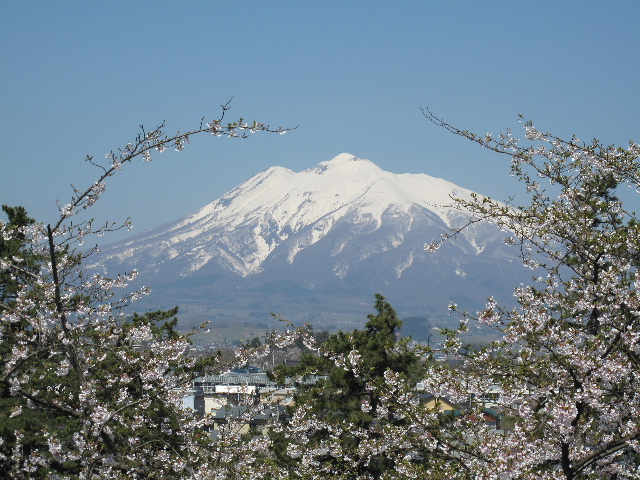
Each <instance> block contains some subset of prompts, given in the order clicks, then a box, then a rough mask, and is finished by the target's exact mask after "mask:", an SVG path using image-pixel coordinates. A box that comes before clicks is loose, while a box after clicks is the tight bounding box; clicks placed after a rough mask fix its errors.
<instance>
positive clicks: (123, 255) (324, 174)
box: [101, 153, 486, 276]
mask: <svg viewBox="0 0 640 480" xmlns="http://www.w3.org/2000/svg"><path fill="white" fill-rule="evenodd" d="M471 193H472V192H471V191H469V190H466V189H463V188H460V187H458V186H456V185H454V184H452V183H450V182H447V181H445V180H442V179H438V178H434V177H430V176H428V175H424V174H395V173H391V172H386V171H383V170H382V169H380V168H379V167H377V166H376V165H375V164H373V163H372V162H370V161H368V160H363V159H359V158H357V157H355V156H353V155H350V154H347V153H343V154H340V155H338V156H337V157H335V158H333V159H332V160H330V161H326V162H321V163H319V164H318V165H317V166H315V167H314V168H311V169H308V170H304V171H302V172H293V171H291V170H289V169H286V168H282V167H271V168H269V169H267V170H265V171H264V172H262V173H259V174H257V175H255V176H254V177H252V178H250V179H249V180H247V181H246V182H244V183H243V184H241V185H239V186H237V187H236V188H234V189H233V190H231V191H230V192H228V193H226V194H225V195H223V196H222V197H221V198H219V199H218V200H216V201H214V202H212V203H210V204H208V205H206V206H205V207H203V208H201V209H200V210H198V211H196V212H194V213H193V214H190V215H188V216H186V217H184V218H183V219H180V220H178V221H175V222H173V223H169V224H166V225H163V226H161V227H158V228H156V229H153V230H150V231H147V232H143V233H142V234H140V235H138V236H136V237H133V238H132V239H131V240H129V241H126V242H122V243H120V244H117V245H114V246H113V247H112V248H107V249H105V251H104V252H103V254H102V255H101V259H102V260H101V263H102V264H106V263H111V264H113V263H115V264H120V263H125V262H126V261H127V259H133V258H138V259H141V258H144V261H143V263H145V262H146V263H147V264H148V267H149V268H150V269H152V270H153V269H156V270H158V269H160V268H162V267H163V265H165V264H168V263H173V265H174V268H173V270H177V272H176V273H177V274H179V275H182V276H186V275H190V274H192V273H193V272H196V271H198V270H200V269H201V268H203V267H204V266H205V265H208V264H210V263H211V262H217V264H218V265H220V266H222V267H223V268H224V269H226V270H227V271H231V272H234V273H237V274H238V275H240V276H247V275H251V274H255V273H258V272H260V271H262V268H263V265H264V263H265V261H266V260H267V259H268V258H269V257H270V256H271V255H273V253H274V252H275V251H276V250H278V247H279V246H281V245H282V246H285V245H286V259H287V261H288V262H289V263H292V262H294V259H295V258H296V256H297V255H298V254H299V253H300V252H301V251H303V250H304V249H306V248H308V247H309V246H311V245H314V244H316V243H317V242H318V241H320V240H321V239H323V238H324V237H325V236H326V235H327V234H328V233H329V232H330V231H331V230H332V228H334V226H336V225H337V224H338V223H341V222H343V221H345V220H346V219H348V222H349V223H350V224H352V225H361V226H362V228H365V229H369V230H371V231H375V230H376V229H378V228H380V227H381V225H382V224H383V217H385V218H387V220H389V218H392V217H393V216H395V217H403V218H404V219H405V222H404V223H405V225H404V226H403V227H401V228H399V230H398V231H397V232H396V233H395V236H394V239H392V240H391V241H390V242H391V243H390V245H388V246H385V247H384V248H387V249H389V248H395V247H397V246H398V245H400V244H401V243H402V241H403V240H402V236H403V235H404V234H406V233H407V232H408V231H410V230H411V228H412V227H411V225H410V224H411V220H412V215H413V214H414V213H415V211H416V208H418V209H424V210H425V211H427V212H429V214H430V215H432V216H433V219H432V221H434V222H440V223H441V224H442V226H443V227H451V226H453V225H456V224H457V223H459V221H460V218H461V217H464V214H463V213H461V212H460V211H458V210H456V209H454V208H451V207H450V206H447V205H451V203H452V200H451V197H452V196H456V197H461V198H470V196H471ZM412 212H413V213H412ZM476 233H477V232H471V231H469V232H464V233H463V237H464V236H465V235H466V238H464V240H466V244H465V246H463V247H461V248H466V249H468V250H469V253H475V254H478V253H480V252H481V251H482V249H483V248H484V244H483V243H482V241H480V242H479V241H477V238H476V237H477V235H476ZM485 233H486V232H485ZM342 237H343V238H342V240H340V241H341V242H342V246H341V245H340V244H337V245H334V246H333V250H332V253H331V255H332V256H336V255H338V254H339V253H340V252H341V251H342V249H343V248H344V246H345V245H346V244H347V243H348V242H349V241H350V239H349V236H348V235H347V236H344V235H343V236H342ZM480 237H482V235H480ZM293 238H295V241H291V240H290V239H293ZM288 240H290V241H288ZM430 240H432V239H431V238H425V239H424V241H425V242H426V241H430ZM485 240H486V239H485ZM485 243H486V242H485ZM381 248H382V247H381ZM364 250H367V249H366V248H365V249H364ZM383 250H384V249H383ZM373 251H376V249H375V248H374V249H373V250H372V252H373ZM371 254H373V253H371ZM363 255H364V256H363ZM359 256H360V257H361V258H366V254H365V253H363V252H359ZM412 256H413V253H411V255H410V256H409V257H407V258H405V259H403V260H402V261H401V262H400V265H398V266H396V267H395V268H396V270H397V271H399V272H400V273H401V272H402V271H403V270H404V269H406V268H407V266H408V265H410V264H411V257H412ZM403 265H404V266H403ZM339 270H340V268H338V267H336V271H339ZM337 274H338V273H337Z"/></svg>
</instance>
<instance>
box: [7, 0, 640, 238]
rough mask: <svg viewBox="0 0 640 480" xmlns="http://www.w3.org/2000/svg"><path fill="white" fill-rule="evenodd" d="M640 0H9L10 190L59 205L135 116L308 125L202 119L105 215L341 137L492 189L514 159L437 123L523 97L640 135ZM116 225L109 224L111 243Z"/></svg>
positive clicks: (169, 205)
mask: <svg viewBox="0 0 640 480" xmlns="http://www.w3.org/2000/svg"><path fill="white" fill-rule="evenodd" d="M638 25H640V2H639V1H636V0H629V1H615V0H613V1H607V2H595V1H575V2H573V1H566V2H558V1H557V0H556V1H536V2H531V1H514V0H510V1H481V0H474V1H464V2H463V1H460V2H457V1H427V0H422V1H404V2H389V1H368V2H364V1H360V2H358V1H344V0H343V1H326V0H325V1H322V2H320V1H317V2H311V1H295V2H294V1H279V2H266V1H264V2H261V1H256V2H229V1H226V2H218V1H199V2H188V1H181V2H178V1H175V2H169V1H160V0H157V1H154V2H137V1H136V2H132V1H109V2H89V1H77V2H71V1H55V2H44V1H28V0H25V1H20V2H16V1H7V0H0V52H1V61H2V63H1V64H2V68H0V122H1V124H0V135H1V137H0V203H8V204H11V205H16V204H21V205H25V206H26V207H27V209H28V210H29V212H30V213H31V214H32V216H35V217H36V218H38V219H39V220H42V221H45V222H47V221H52V220H53V219H54V217H55V214H56V207H55V203H56V200H60V202H61V203H66V202H67V200H68V198H69V196H70V194H71V189H70V187H69V185H70V184H75V185H77V186H78V187H80V186H85V185H86V184H87V183H88V182H90V181H91V180H92V178H93V177H94V175H95V174H96V173H97V172H95V171H94V170H93V169H92V168H91V167H90V166H89V165H87V164H85V162H83V159H84V157H85V155H87V154H91V155H94V156H95V157H96V158H104V155H105V153H107V152H108V151H109V150H111V149H116V148H117V147H120V146H124V145H125V144H126V143H127V142H128V141H129V140H132V139H133V137H134V136H135V134H136V133H137V128H138V125H140V124H143V125H145V127H147V128H149V127H152V126H155V125H156V124H157V123H159V122H162V121H163V120H166V122H167V124H168V131H169V132H173V131H175V130H187V129H190V128H192V127H195V126H197V124H198V123H199V121H200V118H201V117H202V116H207V117H208V118H213V117H216V116H217V115H218V114H219V108H218V105H219V104H221V103H224V102H226V101H227V100H228V99H229V98H231V97H232V96H233V97H234V101H233V104H232V105H233V109H232V110H231V111H230V112H229V115H230V116H231V117H237V116H243V117H245V118H246V119H249V120H254V119H255V120H258V121H261V122H267V123H270V124H272V125H274V126H279V125H282V126H286V127H292V126H296V125H299V128H298V129H297V130H296V131H294V132H291V133H288V134H286V135H283V136H279V135H266V134H261V135H258V136H254V137H252V138H251V139H249V140H233V139H226V138H218V139H216V138H213V137H210V136H203V137H201V138H199V139H197V140H196V139H194V142H193V145H192V146H191V147H190V148H189V149H187V150H185V151H184V152H182V153H180V154H175V153H170V154H164V155H162V156H157V157H156V159H155V160H154V162H152V163H151V164H143V163H142V162H139V164H137V165H135V166H132V167H133V168H128V169H124V170H123V171H122V172H120V175H119V176H118V178H114V179H112V181H111V183H110V184H109V185H108V187H107V192H106V193H105V195H104V196H103V198H102V199H101V201H100V202H99V203H98V204H97V205H96V206H95V207H94V208H95V209H94V210H93V212H92V214H93V215H94V216H95V217H96V218H97V219H100V220H106V219H111V220H124V219H125V218H127V217H132V219H133V221H134V225H135V227H136V228H135V232H141V231H142V230H144V229H146V228H150V227H152V226H155V225H158V224H161V223H164V222H165V221H169V220H172V219H174V218H177V217H180V216H182V215H184V214H186V213H188V212H190V211H193V210H195V209H197V208H199V207H201V206H203V205H205V204H207V203H209V202H211V201H213V200H215V199H216V198H218V197H219V196H220V195H222V194H223V193H224V192H226V191H228V190H230V189H231V188H233V187H234V186H235V185H237V184H239V183H240V182H242V181H244V180H246V179H248V178H249V177H251V176H252V175H254V174H256V173H258V172H259V171H261V170H264V169H266V168H268V167H269V166H272V165H281V166H284V167H288V168H291V169H294V170H302V169H306V168H310V167H312V166H314V165H315V164H317V163H318V162H321V161H325V160H329V159H331V158H332V157H334V156H335V155H337V154H339V153H341V152H349V153H352V154H354V155H357V156H359V157H362V158H367V159H369V160H371V161H373V162H375V163H377V164H378V165H379V166H380V167H382V168H384V169H385V170H389V171H393V172H397V173H405V172H411V173H418V172H423V173H428V174H430V175H433V176H436V177H441V178H445V179H447V180H450V181H452V182H454V183H457V184H459V185H461V186H463V187H467V188H471V189H473V190H476V191H479V192H481V193H484V194H488V195H491V196H493V197H496V198H498V199H505V198H507V197H508V196H509V195H510V194H511V193H512V192H514V191H516V189H517V188H518V186H517V184H514V183H513V181H512V179H510V177H509V176H508V166H507V163H506V159H505V158H498V157H495V156H493V155H491V154H490V153H489V152H484V151H482V150H481V149H479V148H478V147H476V146H474V145H471V144H469V143H468V142H465V141H464V140H463V139H461V138H458V137H455V136H453V135H451V134H449V133H447V132H445V131H443V130H441V129H438V128H437V127H435V126H434V125H432V124H430V123H429V122H428V121H427V120H426V119H425V118H424V117H423V116H422V114H421V112H420V107H429V108H430V109H431V110H432V111H433V112H435V113H436V114H437V115H439V116H442V117H444V118H445V119H447V120H448V121H449V122H450V123H453V124H455V125H457V126H460V127H461V128H466V129H470V130H473V131H476V132H478V133H487V132H492V133H498V132H499V131H501V130H504V129H506V128H508V127H512V128H514V130H515V129H517V128H518V127H519V124H518V123H517V114H518V113H523V114H524V115H525V116H526V117H528V118H530V119H533V120H534V122H535V124H536V125H537V126H538V128H540V129H542V130H550V131H552V132H555V133H557V134H559V135H566V136H569V135H571V134H573V133H575V134H577V135H578V136H579V137H580V138H583V139H590V138H593V137H598V138H599V139H601V140H602V141H604V142H606V143H617V144H626V142H627V141H628V140H630V139H634V140H636V141H640V28H638ZM117 238H120V236H113V237H110V239H111V240H115V239H117Z"/></svg>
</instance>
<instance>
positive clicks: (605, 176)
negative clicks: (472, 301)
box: [425, 112, 640, 479]
mask: <svg viewBox="0 0 640 480" xmlns="http://www.w3.org/2000/svg"><path fill="white" fill-rule="evenodd" d="M426 115H427V118H428V119H429V120H431V121H432V122H434V123H435V124H436V125H439V126H440V127H443V128H445V129H447V130H449V131H451V132H452V133H454V134H456V135H460V136H462V137H465V138H467V139H470V140H472V141H474V142H476V143H478V144H479V145H481V146H482V147H485V148H488V149H490V150H492V151H494V152H496V153H499V154H505V155H507V156H509V157H510V159H511V174H512V175H513V176H515V177H517V178H518V180H520V181H521V182H522V183H523V185H524V187H525V190H526V193H527V194H528V195H529V201H528V202H527V205H526V206H514V205H508V204H503V203H500V202H497V201H495V200H492V199H489V198H485V197H480V196H476V197H474V198H473V200H472V201H463V200H459V199H456V205H458V206H459V208H461V209H464V210H466V211H469V212H471V213H472V214H473V218H472V219H471V220H470V222H476V221H482V220H488V221H490V222H493V223H494V224H496V225H498V226H499V227H501V228H502V230H503V231H504V232H505V243H507V244H509V245H513V246H514V248H518V249H519V252H520V257H521V258H522V260H523V262H524V264H525V265H528V266H530V267H531V268H532V269H533V271H534V278H533V279H532V282H531V284H530V285H521V286H519V287H518V288H516V290H515V296H516V298H517V301H518V304H519V306H518V308H515V309H512V310H508V309H504V308H501V307H500V306H498V305H497V304H496V302H495V301H493V300H492V299H489V301H488V303H487V306H486V308H485V309H484V310H483V311H481V312H478V313H477V314H476V315H471V314H469V313H467V312H463V313H461V326H460V329H459V330H458V331H456V332H448V333H449V335H448V342H447V347H448V348H449V349H450V350H456V351H457V350H459V349H460V347H461V343H460V339H459V333H460V332H462V331H464V330H465V329H466V328H467V327H466V326H467V324H468V322H476V323H477V324H480V325H485V326H487V327H489V328H492V329H494V330H495V332H496V334H497V336H498V340H496V341H494V342H492V343H491V344H490V345H489V346H488V347H486V348H483V349H480V350H477V351H468V352H467V354H466V360H465V363H464V365H463V369H464V374H463V375H458V372H456V374H455V375H453V374H452V372H451V371H445V370H443V369H433V370H432V371H431V375H430V377H429V378H428V379H426V381H425V385H426V386H427V388H430V389H432V390H433V391H438V392H442V393H445V392H448V393H449V394H450V395H452V396H454V397H457V399H460V400H461V399H462V398H469V395H476V396H481V395H482V394H483V392H486V391H487V390H488V389H490V388H494V389H497V390H498V391H499V392H500V395H501V397H502V400H501V403H502V407H503V409H504V412H505V413H508V414H509V415H511V416H513V417H514V419H515V427H514V429H513V431H511V432H508V433H505V434H504V435H498V436H496V435H494V436H493V437H490V436H489V437H487V436H485V435H477V434H472V432H468V435H469V438H471V439H473V440H472V441H471V442H469V441H467V442H460V443H459V445H465V448H466V446H467V445H468V446H472V447H473V449H471V450H469V451H468V453H464V454H461V455H460V458H461V460H462V463H464V464H465V465H466V466H468V467H469V468H470V469H471V471H473V472H474V474H475V475H476V476H478V477H480V476H482V478H565V479H577V478H638V477H639V476H640V467H639V465H640V455H639V454H640V444H639V442H638V440H639V439H640V396H639V395H638V393H639V392H640V384H639V381H640V371H639V367H640V301H639V300H640V299H639V295H638V287H639V286H640V284H639V282H640V279H639V278H638V276H637V269H638V266H639V264H640V250H639V249H640V224H639V223H638V219H637V216H636V214H635V213H634V212H632V211H630V210H629V209H628V208H625V205H624V204H623V202H622V201H621V200H620V198H619V196H618V195H620V194H621V193H623V192H622V189H627V188H631V189H632V192H634V193H640V164H639V162H638V158H639V156H640V145H638V144H636V143H633V142H630V144H629V146H628V147H627V148H621V147H616V146H605V145H603V144H601V143H600V142H599V141H598V140H593V141H592V142H589V143H582V142H581V141H580V140H579V139H578V138H575V137H573V138H571V139H570V140H562V139H560V138H558V137H556V136H553V135H551V134H548V133H542V132H540V131H538V130H537V129H536V128H535V127H534V126H533V124H532V123H531V122H524V131H525V136H526V139H527V144H526V145H523V144H522V142H521V141H520V140H518V139H516V138H514V136H513V135H512V133H511V132H507V133H505V134H502V135H499V136H498V137H493V136H491V135H486V136H478V135H474V134H472V133H470V132H467V131H462V130H459V129H457V128H455V127H453V126H451V125H449V124H448V123H446V122H444V121H443V120H441V119H439V118H437V117H435V116H434V115H433V114H431V113H430V112H426ZM456 233H457V232H455V231H454V232H451V236H454V235H455V234H456ZM442 241H446V239H442V240H440V241H438V242H435V243H433V244H430V245H428V246H427V248H428V249H429V250H437V247H438V246H439V244H440V243H441V242H442ZM452 309H453V310H456V311H457V307H456V306H455V305H453V306H452ZM463 421H464V420H460V421H459V422H458V423H462V422H463Z"/></svg>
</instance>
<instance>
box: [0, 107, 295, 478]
mask: <svg viewBox="0 0 640 480" xmlns="http://www.w3.org/2000/svg"><path fill="white" fill-rule="evenodd" d="M228 108H229V104H227V105H223V106H222V115H221V117H220V118H218V119H214V120H212V121H210V122H205V121H204V120H203V121H202V122H201V124H200V126H199V127H198V128H196V129H194V130H191V131H188V132H184V133H182V132H179V133H177V134H175V135H172V136H168V135H166V134H165V133H164V131H163V130H164V125H161V126H159V127H157V128H155V129H153V130H151V131H146V130H145V129H144V128H142V127H141V132H140V133H139V134H138V135H137V136H136V138H135V140H134V141H132V142H131V143H128V144H126V145H125V146H124V147H122V148H120V149H117V150H116V151H112V152H109V153H108V154H107V155H106V159H105V160H104V161H97V160H94V159H93V157H87V161H88V162H90V163H91V164H93V165H94V166H96V167H97V168H98V171H99V174H98V177H97V179H96V181H95V182H94V183H93V184H91V185H90V186H88V187H87V188H83V189H76V188H74V192H73V195H72V197H71V199H70V201H69V202H68V203H64V204H61V205H59V210H60V216H59V218H57V219H56V220H54V221H53V222H52V223H49V224H46V225H45V224H41V223H35V222H33V221H32V220H30V219H28V217H27V216H26V212H24V210H23V209H9V208H8V207H7V208H6V209H5V211H7V213H9V216H10V219H9V221H8V222H0V239H1V241H0V247H1V248H0V255H1V258H0V270H1V273H2V275H1V277H0V280H1V281H2V285H1V286H0V287H1V289H0V291H1V292H2V297H1V303H0V353H1V358H0V395H1V398H0V424H1V425H2V426H1V427H0V432H1V434H2V437H1V438H0V477H2V478H82V479H93V478H100V479H107V478H110V479H111V478H114V479H115V478H122V479H124V478H126V479H131V478H182V477H187V478H197V477H199V476H201V472H211V471H212V470H214V467H213V465H215V464H216V463H217V462H219V460H220V456H219V454H218V453H217V452H216V450H215V449H212V448H211V444H210V441H209V438H208V435H207V434H206V432H205V430H204V429H205V428H206V426H207V424H206V422H207V421H208V420H207V419H206V418H204V419H201V418H198V417H196V416H195V415H194V414H193V412H189V411H187V410H186V409H184V408H182V406H181V405H182V399H183V397H185V395H186V392H187V390H188V389H189V388H190V387H191V382H192V379H193V378H194V376H195V375H198V374H199V373H201V372H203V371H204V370H205V369H207V368H210V367H212V366H213V365H214V364H215V359H210V358H209V359H200V360H196V359H195V358H193V357H190V356H188V355H187V351H188V348H189V344H190V342H189V338H188V336H184V335H181V334H178V333H177V332H176V330H175V325H176V321H175V314H176V311H175V310H174V311H169V312H150V313H147V314H145V315H133V316H131V314H129V313H126V312H125V311H124V310H123V307H125V306H127V305H129V304H130V303H131V302H133V301H135V300H136V299H137V298H139V297H140V296H141V295H144V294H145V293H147V290H146V289H145V288H142V289H141V290H140V291H134V292H127V291H126V289H125V287H126V286H127V283H128V282H129V281H131V280H132V279H133V278H135V276H136V272H135V271H133V272H129V273H124V274H122V275H119V276H117V277H115V278H105V277H103V276H100V275H97V274H91V273H90V272H87V271H85V270H84V269H83V267H82V262H83V260H84V259H85V258H87V257H88V256H90V255H92V254H94V253H95V251H96V249H95V248H94V249H89V250H86V249H83V247H82V246H83V244H84V241H85V239H86V238H89V237H90V236H91V235H102V234H104V233H107V232H109V231H112V230H114V229H117V228H121V227H123V226H124V227H126V226H128V222H126V223H125V224H124V225H117V224H115V223H106V224H101V225H97V224H96V222H95V221H94V220H83V218H86V215H85V216H84V217H83V216H78V215H79V214H81V213H83V212H84V211H85V210H86V209H88V208H90V207H91V206H92V205H93V204H94V203H95V202H96V201H97V200H98V198H99V197H100V196H101V195H102V194H103V192H104V191H105V188H106V185H107V181H108V180H109V178H110V177H112V176H113V175H115V174H117V173H118V172H119V171H120V170H121V169H123V168H124V167H125V166H126V165H127V164H129V163H131V162H133V161H136V160H138V159H141V160H143V161H146V162H148V161H150V160H151V159H152V156H154V155H155V154H157V153H161V152H163V151H164V150H166V149H168V148H173V149H175V150H176V151H181V150H183V149H184V148H185V147H186V146H187V145H188V144H189V140H190V138H191V137H192V136H193V135H197V134H204V133H210V134H213V135H214V136H216V137H220V136H227V137H236V138H246V137H248V136H249V135H250V134H251V133H256V132H275V133H280V134H282V133H285V132H286V131H287V130H286V129H284V128H270V127H269V126H268V125H264V124H261V123H257V122H254V123H251V124H247V123H245V122H244V121H243V120H242V119H240V120H239V121H236V122H231V123H225V121H224V116H225V113H226V111H227V110H228ZM78 218H79V219H80V220H78ZM119 292H121V293H119Z"/></svg>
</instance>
